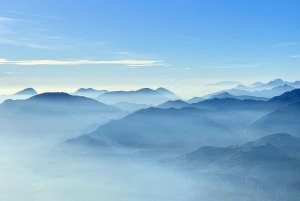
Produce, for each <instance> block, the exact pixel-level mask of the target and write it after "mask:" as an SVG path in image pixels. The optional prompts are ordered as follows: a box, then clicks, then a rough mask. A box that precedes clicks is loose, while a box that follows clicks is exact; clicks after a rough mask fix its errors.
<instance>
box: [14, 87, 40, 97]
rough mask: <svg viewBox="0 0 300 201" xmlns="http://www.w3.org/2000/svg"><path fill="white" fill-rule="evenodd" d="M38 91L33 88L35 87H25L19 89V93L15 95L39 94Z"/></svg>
mask: <svg viewBox="0 0 300 201" xmlns="http://www.w3.org/2000/svg"><path fill="white" fill-rule="evenodd" d="M37 94H38V93H37V92H36V91H35V90H34V89H33V88H27V89H23V90H22V91H19V92H17V93H15V94H14V95H31V96H34V95H37Z"/></svg>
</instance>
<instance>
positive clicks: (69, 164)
mask: <svg viewBox="0 0 300 201" xmlns="http://www.w3.org/2000/svg"><path fill="white" fill-rule="evenodd" d="M1 138H2V139H1V140H0V141H1V144H0V149H1V157H0V178H1V180H0V200H6V201H10V200H11V201H18V200H22V201H23V200H28V201H34V200H38V201H40V200H44V201H52V200H53V201H54V200H55V201H58V200H63V201H67V200H70V201H76V200H78V201H81V200H86V201H88V200H91V201H92V200H111V201H113V200H116V201H119V200H149V201H150V200H170V201H171V200H193V194H192V192H191V188H192V182H191V181H189V180H188V179H187V178H185V177H184V176H182V175H180V174H177V173H175V172H172V171H167V170H165V169H163V168H161V167H159V166H158V165H157V164H155V163H154V162H153V161H147V160H145V159H133V158H132V156H131V155H115V156H114V155H107V153H106V154H104V155H103V154H97V155H93V156H90V155H89V156H88V155H85V154H82V153H75V152H71V151H70V152H66V150H61V151H58V150H59V149H55V148H53V147H47V146H44V147H34V148H32V147H29V146H28V144H27V145H26V143H24V144H22V143H20V141H19V142H17V143H14V144H7V143H6V141H7V139H5V138H4V137H3V136H2V137H1ZM10 142H12V141H11V140H10Z"/></svg>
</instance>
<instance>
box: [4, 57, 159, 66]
mask: <svg viewBox="0 0 300 201" xmlns="http://www.w3.org/2000/svg"><path fill="white" fill-rule="evenodd" d="M1 64H12V65H20V66H38V65H44V66H45V65H46V66H57V65H97V64H98V65H103V64H107V65H125V66H129V67H146V66H163V65H164V64H163V61H155V60H21V61H9V60H7V59H4V58H2V59H0V65H1Z"/></svg>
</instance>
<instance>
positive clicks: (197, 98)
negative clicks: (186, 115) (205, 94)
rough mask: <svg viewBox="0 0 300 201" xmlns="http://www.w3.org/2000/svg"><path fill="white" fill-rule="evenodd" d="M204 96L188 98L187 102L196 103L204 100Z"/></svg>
mask: <svg viewBox="0 0 300 201" xmlns="http://www.w3.org/2000/svg"><path fill="white" fill-rule="evenodd" d="M204 100H205V98H202V97H194V98H191V99H189V100H188V101H187V102H188V103H190V104H192V103H198V102H200V101H204Z"/></svg>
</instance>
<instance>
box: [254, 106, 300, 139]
mask: <svg viewBox="0 0 300 201" xmlns="http://www.w3.org/2000/svg"><path fill="white" fill-rule="evenodd" d="M299 115H300V102H296V103H293V104H290V105H287V106H285V107H281V108H279V109H277V110H276V111H274V112H271V113H270V114H268V115H266V116H264V117H262V118H261V119H259V120H257V121H256V122H255V123H254V124H253V125H252V126H251V127H250V129H249V131H248V133H249V135H253V136H262V135H263V134H264V133H274V132H280V133H290V134H292V135H296V136H300V133H299V131H300V118H299Z"/></svg>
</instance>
